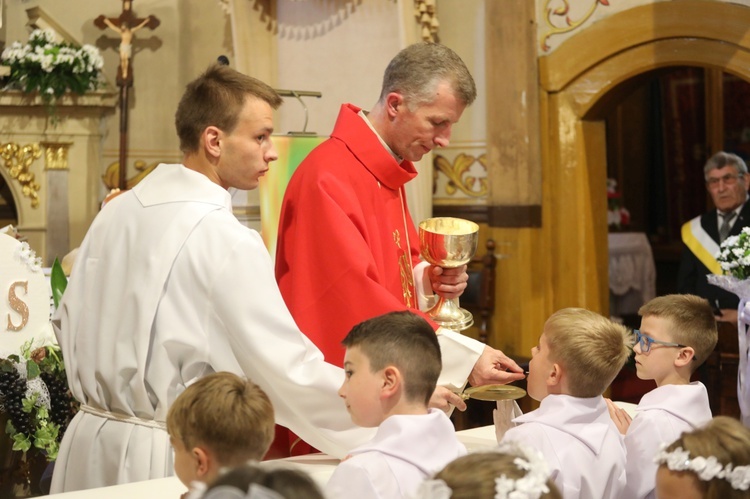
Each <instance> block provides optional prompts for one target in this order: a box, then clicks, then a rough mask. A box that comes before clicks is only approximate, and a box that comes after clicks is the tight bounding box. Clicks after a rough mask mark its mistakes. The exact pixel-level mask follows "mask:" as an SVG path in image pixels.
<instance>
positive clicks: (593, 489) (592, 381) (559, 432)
mask: <svg viewBox="0 0 750 499" xmlns="http://www.w3.org/2000/svg"><path fill="white" fill-rule="evenodd" d="M632 344H633V335H632V334H630V332H629V331H628V329H627V328H626V327H625V326H623V325H621V324H615V323H614V322H612V321H610V320H609V319H607V318H606V317H602V316H601V315H599V314H596V313H594V312H591V311H588V310H584V309H582V308H565V309H562V310H558V311H557V312H555V313H554V314H552V315H551V316H550V317H549V319H547V322H545V324H544V330H543V331H542V335H541V336H540V337H539V344H538V345H537V346H536V347H534V348H532V349H531V356H532V358H531V362H529V377H528V379H527V389H528V393H529V396H530V397H531V398H533V399H534V400H538V401H540V402H541V405H540V406H539V409H537V410H535V411H531V412H529V413H526V414H523V415H519V416H518V417H515V418H513V419H512V421H511V420H509V418H508V416H509V412H510V411H509V410H508V406H509V405H511V406H512V405H514V403H512V404H509V403H508V401H502V402H498V410H497V411H496V412H495V414H494V416H495V418H494V419H495V428H496V434H497V436H498V441H500V440H501V441H502V442H511V441H516V442H520V443H521V444H525V445H529V446H531V447H534V448H536V449H537V450H538V451H540V452H541V453H542V455H543V456H544V458H545V460H546V461H547V464H548V465H549V469H550V478H551V479H552V480H553V481H554V483H555V486H556V487H557V488H558V489H559V491H560V492H561V493H562V496H563V497H564V498H566V499H573V498H596V499H620V498H621V497H625V496H623V495H622V492H623V490H624V489H625V460H626V459H625V448H624V446H623V444H622V437H621V435H620V434H619V432H618V431H617V428H616V427H615V425H614V423H613V422H612V420H611V419H610V416H609V412H608V411H607V403H606V401H605V400H604V397H602V393H604V390H606V389H607V387H608V386H609V385H610V383H612V380H613V379H614V378H615V376H617V373H619V372H620V370H621V369H622V366H623V365H625V362H626V361H627V360H628V357H629V356H630V352H631V346H632ZM515 407H516V408H517V407H518V406H515ZM518 412H519V413H520V410H519V411H518ZM509 426H510V428H509V429H507V431H506V428H508V427H509Z"/></svg>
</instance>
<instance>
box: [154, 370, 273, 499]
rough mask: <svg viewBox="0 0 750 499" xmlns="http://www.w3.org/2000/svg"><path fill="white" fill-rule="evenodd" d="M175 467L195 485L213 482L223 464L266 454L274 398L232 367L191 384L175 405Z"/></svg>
mask: <svg viewBox="0 0 750 499" xmlns="http://www.w3.org/2000/svg"><path fill="white" fill-rule="evenodd" d="M167 431H168V432H169V440H170V442H171V444H172V447H173V448H174V470H175V474H176V475H177V477H178V478H179V479H180V480H181V481H182V483H184V484H185V485H187V486H188V487H189V488H191V489H192V488H198V489H201V488H202V486H201V485H195V486H194V485H193V484H194V483H195V482H199V483H202V484H205V485H210V484H211V482H212V481H213V480H214V479H215V478H216V477H217V476H218V475H219V473H220V471H221V470H222V468H229V467H235V466H239V465H242V464H245V463H247V462H248V461H259V460H260V459H262V458H263V456H264V455H265V453H266V451H268V447H269V446H270V445H271V441H272V440H273V436H274V414H273V407H272V405H271V401H270V400H269V399H268V396H267V395H266V393H265V392H264V391H263V390H262V389H261V388H260V387H259V386H258V385H256V384H255V383H253V382H251V381H248V380H245V379H242V378H240V377H239V376H237V375H236V374H232V373H229V372H217V373H213V374H209V375H208V376H205V377H203V378H201V379H199V380H198V381H196V382H195V383H193V384H192V385H190V386H188V387H187V388H186V389H185V391H184V392H182V393H181V394H180V395H179V396H178V397H177V399H175V401H174V403H173V404H172V406H171V407H170V408H169V413H168V414H167Z"/></svg>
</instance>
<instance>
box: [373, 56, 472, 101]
mask: <svg viewBox="0 0 750 499" xmlns="http://www.w3.org/2000/svg"><path fill="white" fill-rule="evenodd" d="M442 82H448V83H450V85H451V87H452V88H453V91H454V92H455V94H456V97H458V98H459V99H460V100H461V101H463V103H464V104H465V105H467V106H468V105H470V104H471V103H472V102H474V99H476V97H477V88H476V85H475V84H474V79H473V78H472V77H471V73H470V72H469V69H468V68H467V67H466V64H464V61H462V60H461V58H460V57H459V56H458V54H456V53H455V52H454V51H453V50H451V49H449V48H448V47H446V46H445V45H441V44H439V43H431V42H419V43H415V44H412V45H409V46H408V47H406V48H405V49H403V50H401V52H399V53H398V54H396V57H394V58H393V59H392V60H391V62H390V63H389V64H388V67H387V68H386V69H385V74H384V75H383V87H382V89H381V91H380V100H381V101H382V100H383V99H385V97H386V96H387V95H388V94H389V93H391V92H398V93H400V94H401V95H403V96H404V99H405V100H406V103H407V106H409V108H410V109H414V108H415V107H416V106H418V105H421V104H425V103H429V102H432V101H433V100H434V95H435V88H436V87H437V86H438V85H439V84H440V83H442Z"/></svg>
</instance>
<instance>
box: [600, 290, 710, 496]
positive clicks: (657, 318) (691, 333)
mask: <svg viewBox="0 0 750 499" xmlns="http://www.w3.org/2000/svg"><path fill="white" fill-rule="evenodd" d="M638 313H639V314H640V315H641V317H642V318H641V329H640V330H636V331H634V332H635V335H636V339H637V342H636V344H635V346H634V347H633V350H634V351H635V367H636V373H637V375H638V377H639V378H640V379H652V380H654V381H655V382H656V388H655V389H654V390H651V391H650V392H648V393H647V394H646V395H644V396H643V397H642V398H641V402H640V403H639V404H638V407H637V408H636V410H635V414H636V417H635V419H633V420H632V422H631V420H630V417H629V416H628V414H627V413H626V412H625V411H623V410H622V409H620V408H618V407H617V406H615V405H614V404H613V403H612V402H611V401H608V404H609V407H610V413H611V415H612V419H613V420H614V422H615V424H617V426H618V428H619V429H620V432H622V433H623V434H624V435H625V448H626V451H627V459H628V464H627V482H628V483H627V489H626V493H625V495H624V496H623V497H627V498H628V499H643V498H649V499H653V498H654V497H656V494H655V490H654V489H655V487H656V471H657V469H658V465H657V464H656V463H655V462H654V457H655V456H656V454H657V453H658V452H659V450H660V447H661V445H662V444H669V443H671V442H673V441H674V440H676V439H677V438H679V436H680V435H681V434H682V433H683V432H690V431H693V430H695V429H696V428H698V427H700V426H702V425H704V424H706V423H707V422H708V421H710V420H711V417H712V415H711V408H710V406H709V403H708V392H707V391H706V387H705V386H703V384H702V383H700V382H698V381H695V382H693V383H691V382H690V376H692V374H693V373H694V372H695V370H696V369H698V367H700V365H701V364H703V362H704V361H705V360H706V358H708V356H709V355H710V354H711V352H713V350H714V347H715V346H716V342H717V340H718V333H717V331H716V320H715V319H714V314H713V311H712V310H711V306H710V305H709V304H708V302H707V301H706V300H705V299H704V298H700V297H698V296H693V295H667V296H660V297H657V298H654V299H653V300H651V301H650V302H648V303H646V304H645V305H643V306H642V307H641V309H640V310H639V311H638Z"/></svg>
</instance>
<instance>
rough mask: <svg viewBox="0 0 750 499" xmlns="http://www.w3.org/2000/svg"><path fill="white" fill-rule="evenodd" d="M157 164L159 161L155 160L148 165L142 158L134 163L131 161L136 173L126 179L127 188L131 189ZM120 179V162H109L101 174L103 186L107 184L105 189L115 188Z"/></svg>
mask: <svg viewBox="0 0 750 499" xmlns="http://www.w3.org/2000/svg"><path fill="white" fill-rule="evenodd" d="M158 165H159V162H158V161H156V162H154V163H151V165H148V164H147V163H146V162H145V161H143V160H140V159H138V160H136V161H135V163H133V167H134V168H135V169H136V170H138V173H137V174H136V175H135V176H133V177H131V178H129V179H127V181H126V182H125V183H126V184H127V189H132V188H133V187H135V186H136V185H138V182H140V181H141V180H143V178H144V177H145V176H146V175H148V174H149V173H151V172H152V171H153V170H154V168H156V167H157V166H158ZM119 180H120V162H119V161H115V162H114V163H111V164H110V165H109V166H108V167H107V170H106V171H105V172H104V175H102V182H103V183H104V185H105V186H107V189H116V188H117V186H118V185H119Z"/></svg>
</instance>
